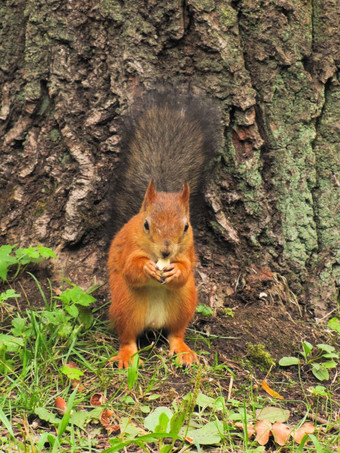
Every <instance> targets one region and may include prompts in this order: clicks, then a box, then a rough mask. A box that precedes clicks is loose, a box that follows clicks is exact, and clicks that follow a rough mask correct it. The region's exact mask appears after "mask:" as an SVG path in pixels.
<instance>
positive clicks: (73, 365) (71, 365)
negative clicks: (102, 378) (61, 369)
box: [65, 362, 79, 370]
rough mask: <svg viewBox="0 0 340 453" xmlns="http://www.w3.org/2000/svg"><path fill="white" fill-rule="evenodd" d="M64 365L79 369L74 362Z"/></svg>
mask: <svg viewBox="0 0 340 453" xmlns="http://www.w3.org/2000/svg"><path fill="white" fill-rule="evenodd" d="M65 366H68V367H69V368H74V369H76V370H78V369H79V368H78V367H77V365H76V364H75V363H74V362H69V363H65Z"/></svg>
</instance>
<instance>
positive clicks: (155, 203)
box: [108, 182, 197, 368]
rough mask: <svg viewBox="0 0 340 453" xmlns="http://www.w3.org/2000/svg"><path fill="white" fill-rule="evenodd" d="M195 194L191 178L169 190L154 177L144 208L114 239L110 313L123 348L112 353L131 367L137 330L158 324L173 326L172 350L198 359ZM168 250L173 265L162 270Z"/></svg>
mask: <svg viewBox="0 0 340 453" xmlns="http://www.w3.org/2000/svg"><path fill="white" fill-rule="evenodd" d="M189 194H190V189H189V186H188V184H185V185H184V186H183V191H182V192H179V193H165V192H156V190H155V187H154V185H153V183H152V182H151V183H150V184H149V186H148V189H147V191H146V194H145V197H144V201H143V204H142V207H141V210H140V212H139V213H138V214H137V215H135V216H134V217H133V218H132V219H131V220H130V221H129V222H127V223H126V224H125V225H124V226H123V228H122V229H121V230H120V231H119V232H118V233H117V234H116V236H115V237H114V239H113V241H112V243H111V247H110V251H109V259H108V269H109V283H110V290H111V298H112V302H111V306H110V309H109V318H110V321H111V323H112V324H113V325H114V327H115V328H116V330H117V333H118V336H119V341H120V348H119V352H118V355H117V356H115V357H113V358H112V360H116V361H118V366H119V368H124V367H127V366H128V364H129V361H130V359H131V356H132V355H133V354H134V353H136V352H137V345H136V337H137V335H138V334H140V333H141V332H143V330H144V329H146V328H153V327H155V328H162V327H164V328H165V329H166V330H167V331H168V332H169V344H170V354H174V353H176V354H179V361H180V362H181V363H183V364H187V365H189V364H191V363H193V362H197V356H196V354H195V353H194V352H193V351H191V350H190V348H189V347H188V346H187V345H186V344H185V343H184V334H185V329H186V327H187V325H188V323H189V322H190V320H191V319H192V317H193V315H194V312H195V307H196V305H197V293H196V288H195V282H194V275H193V267H194V263H195V251H194V242H193V233H192V228H191V226H190V222H189ZM164 254H167V255H168V258H169V259H170V265H169V266H167V267H166V268H165V269H163V271H159V270H158V269H157V268H156V262H157V260H158V259H160V258H162V256H163V257H164Z"/></svg>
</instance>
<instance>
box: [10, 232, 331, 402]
mask: <svg viewBox="0 0 340 453" xmlns="http://www.w3.org/2000/svg"><path fill="white" fill-rule="evenodd" d="M207 238H208V240H207ZM197 239H198V240H197V245H196V249H197V255H198V260H197V267H196V282H197V287H198V292H199V302H201V303H204V304H205V305H208V306H209V307H210V308H211V309H212V315H210V316H204V315H202V314H199V313H197V314H196V315H195V318H194V320H193V321H192V323H191V324H190V326H189V330H188V333H187V337H188V343H189V344H190V345H191V346H192V347H195V348H196V350H197V349H198V350H199V349H201V350H202V351H206V352H207V354H206V355H204V358H203V360H204V361H206V362H207V363H209V364H210V365H212V364H213V363H214V360H215V355H217V357H218V362H219V363H224V364H226V365H227V366H228V367H229V368H230V369H231V370H232V371H234V373H235V374H236V375H237V376H238V378H240V379H241V380H242V377H244V378H246V379H248V378H249V373H252V375H253V376H252V377H253V378H254V379H255V381H258V382H259V383H260V382H261V381H262V379H263V378H264V377H265V376H266V373H267V371H268V368H269V367H270V362H271V361H272V363H273V364H276V365H277V363H278V361H279V359H280V358H282V357H284V356H298V351H299V350H301V342H302V341H304V340H307V341H309V342H310V343H312V344H313V345H316V344H318V343H323V342H327V341H328V340H329V336H328V335H327V329H326V330H325V328H324V324H322V323H321V322H320V323H318V322H316V321H315V319H314V318H313V316H312V314H311V313H310V312H309V311H308V307H306V306H303V305H300V303H299V300H298V299H297V298H296V296H295V295H294V294H293V292H292V291H291V290H290V289H289V287H288V284H287V282H286V280H285V278H284V277H283V276H281V275H279V274H277V273H275V272H273V271H272V270H270V269H268V268H263V267H259V266H256V265H248V266H246V265H245V266H244V268H243V270H240V268H239V267H238V266H237V265H236V264H235V263H236V259H235V253H234V251H231V252H230V253H228V252H227V251H226V250H225V249H224V248H223V247H219V246H218V244H216V242H215V243H214V242H213V241H212V240H211V241H210V240H209V235H206V234H205V235H204V236H203V234H202V235H200V234H198V238H197ZM233 257H234V258H233ZM103 260H105V257H104V256H103ZM233 260H234V261H233ZM27 270H28V271H30V272H32V273H33V274H34V275H35V276H36V278H37V280H38V281H39V284H40V285H41V287H42V289H43V291H44V292H45V294H49V293H50V288H49V283H48V279H50V280H51V284H52V288H53V289H57V288H60V281H56V279H55V278H54V275H53V265H52V264H51V263H40V264H38V265H34V266H32V267H29V269H27ZM78 271H79V272H80V271H81V269H80V268H79V269H78ZM105 279H106V275H105V267H104V266H103V268H102V269H101V272H99V276H98V281H99V282H102V281H103V282H105ZM12 287H13V288H14V289H16V290H18V291H19V292H21V293H24V294H25V297H22V298H21V299H20V302H19V303H20V309H21V310H22V309H24V308H25V306H26V305H27V304H28V303H29V304H30V305H32V304H33V305H34V306H36V307H40V306H43V305H44V302H43V299H42V297H41V294H40V292H39V289H38V287H37V284H36V283H35V282H34V281H33V279H32V277H31V276H30V275H28V274H22V275H21V276H20V278H19V279H17V280H15V281H14V282H13V284H12ZM93 295H94V296H95V297H96V298H97V304H98V305H104V304H106V306H105V308H103V309H101V310H99V311H97V312H96V316H99V317H100V318H101V319H103V320H105V319H106V317H107V303H108V302H109V290H108V286H107V284H104V285H103V286H102V287H100V288H99V289H98V290H97V291H96V292H95V293H93ZM28 301H29V302H28ZM18 308H19V307H18ZM196 333H198V336H200V335H202V338H206V341H200V340H198V341H197V344H195V345H193V342H194V341H195V338H196V337H197V335H196ZM112 338H113V344H116V345H117V347H118V341H117V336H116V334H115V333H114V332H113V333H112ZM154 339H155V337H154V336H152V335H151V340H150V339H149V340H146V343H145V337H144V342H143V345H145V344H147V343H148V341H149V342H150V341H153V340H154ZM208 345H209V346H208ZM254 346H255V348H256V347H258V346H259V347H260V349H261V348H262V349H264V350H265V351H266V353H268V356H270V357H269V359H268V360H267V359H264V360H265V362H266V360H267V363H262V362H261V360H262V359H261V358H260V359H259V362H257V358H256V352H255V353H254ZM212 351H213V353H212ZM252 351H253V352H252ZM260 355H261V354H260ZM245 364H246V366H245ZM249 370H250V371H249ZM271 373H272V375H273V374H274V376H275V380H278V381H280V379H282V378H283V377H284V378H285V379H286V378H287V377H288V378H289V377H290V378H291V379H292V380H294V381H297V380H298V376H297V367H289V368H282V367H275V365H274V366H273V370H272V371H271ZM302 374H303V376H302V377H303V379H304V382H305V384H306V385H307V386H308V383H309V382H310V385H316V384H317V383H318V381H317V380H316V379H315V378H314V376H313V375H312V374H311V372H310V371H309V370H307V369H306V370H304V368H303V367H302ZM273 379H274V378H273ZM177 384H178V385H179V386H181V385H184V381H182V380H181V379H180V378H179V381H178V382H177ZM294 392H296V394H294ZM283 396H285V397H287V398H288V399H299V398H301V397H302V396H303V395H302V394H301V388H299V387H298V386H297V387H296V389H295V390H294V388H292V389H290V394H289V395H283Z"/></svg>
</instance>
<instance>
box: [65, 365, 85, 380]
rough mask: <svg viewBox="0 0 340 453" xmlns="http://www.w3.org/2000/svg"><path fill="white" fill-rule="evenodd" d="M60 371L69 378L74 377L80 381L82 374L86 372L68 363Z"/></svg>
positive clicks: (72, 378)
mask: <svg viewBox="0 0 340 453" xmlns="http://www.w3.org/2000/svg"><path fill="white" fill-rule="evenodd" d="M60 371H61V372H62V373H63V374H65V376H67V377H68V378H69V379H71V380H72V381H73V380H74V379H76V380H77V381H79V379H80V378H81V376H83V375H84V372H83V371H81V370H79V368H71V367H69V366H67V365H63V366H62V367H61V369H60Z"/></svg>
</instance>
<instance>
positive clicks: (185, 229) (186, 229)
mask: <svg viewBox="0 0 340 453" xmlns="http://www.w3.org/2000/svg"><path fill="white" fill-rule="evenodd" d="M188 229H189V224H188V223H186V224H185V227H184V233H186V232H187V231H188Z"/></svg>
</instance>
